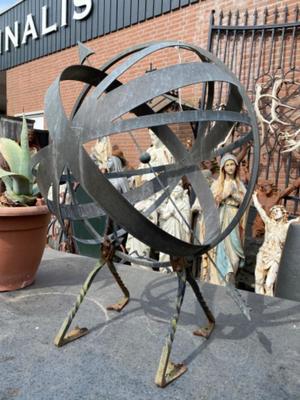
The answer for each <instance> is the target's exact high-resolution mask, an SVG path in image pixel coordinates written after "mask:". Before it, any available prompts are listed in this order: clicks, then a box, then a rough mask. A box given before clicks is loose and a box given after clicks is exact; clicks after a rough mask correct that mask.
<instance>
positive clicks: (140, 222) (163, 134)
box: [34, 41, 259, 387]
mask: <svg viewBox="0 0 300 400" xmlns="http://www.w3.org/2000/svg"><path fill="white" fill-rule="evenodd" d="M80 47H81V50H80V52H81V54H83V56H82V58H83V60H82V61H84V60H85V59H86V58H87V56H88V51H86V52H84V51H83V49H82V45H81V46H80ZM170 49H174V51H179V50H184V51H188V52H191V53H192V54H193V56H194V58H196V61H194V62H188V63H178V64H175V65H169V66H167V67H165V68H162V69H158V70H155V71H152V72H151V73H147V74H144V75H142V76H138V77H136V78H135V79H132V80H130V81H127V82H126V83H122V75H123V74H124V73H125V72H126V71H128V70H129V69H130V68H133V67H134V66H135V65H136V64H137V63H138V62H139V61H141V60H143V59H144V58H146V57H148V56H151V55H152V54H154V53H156V52H162V51H167V50H168V51H169V50H170ZM65 80H71V81H72V80H73V81H79V82H83V83H85V84H86V86H85V88H84V89H83V91H82V93H81V95H80V96H79V97H78V99H77V102H76V104H75V105H74V108H73V112H72V113H71V116H70V117H68V116H67V114H66V112H65V110H64V107H63V103H62V99H61V95H60V85H61V83H62V82H63V81H65ZM219 81H221V82H223V83H224V84H226V85H228V96H227V98H226V99H225V106H224V107H223V108H222V110H214V109H213V106H212V105H213V100H214V91H215V85H216V83H217V82H219ZM200 83H201V84H203V85H204V86H205V87H206V93H207V95H206V99H205V103H204V104H202V106H201V107H199V108H198V109H195V110H192V111H182V110H181V111H178V112H169V113H155V112H154V111H153V110H152V108H151V103H150V101H151V99H153V98H155V97H157V96H160V95H162V94H164V93H167V92H170V91H172V90H175V89H178V88H182V87H185V86H188V85H196V84H200ZM92 88H93V89H94V90H93V91H92V90H91V89H92ZM201 95H202V93H199V97H201ZM128 113H132V114H133V115H135V117H134V118H129V119H122V116H124V115H125V114H128ZM45 115H46V118H47V126H48V129H49V131H50V135H51V144H50V145H49V146H47V147H46V148H45V149H43V150H41V151H40V152H39V153H38V154H37V155H36V157H35V160H34V163H35V164H36V165H37V178H38V182H39V185H40V188H41V191H42V193H43V195H44V197H45V198H48V191H49V189H50V188H51V187H52V194H53V196H52V200H51V201H50V200H49V201H48V204H49V207H50V209H51V211H52V212H53V213H55V214H56V215H57V217H58V219H59V220H60V221H61V223H63V221H64V220H66V219H68V220H83V221H84V222H85V223H86V225H87V226H89V221H88V220H89V219H91V218H95V217H99V216H101V215H104V214H106V215H107V216H108V217H109V218H110V219H111V220H112V221H114V222H115V223H116V224H117V226H118V227H121V228H118V229H117V230H116V231H115V232H114V234H110V235H108V233H109V232H107V231H106V232H105V235H104V238H105V241H104V238H103V237H101V235H100V236H99V235H98V234H97V233H96V232H95V231H94V230H93V229H92V228H91V227H90V232H91V239H89V240H90V242H91V241H93V242H94V243H99V252H100V244H101V243H102V250H103V251H102V253H101V252H100V262H99V263H98V264H97V265H96V267H95V270H94V271H92V272H91V274H90V275H89V277H88V279H87V281H86V282H85V284H84V286H83V288H82V291H81V293H80V295H79V297H78V299H77V302H76V305H75V306H74V308H73V309H72V310H71V312H70V314H69V316H68V318H67V320H66V321H65V322H64V324H63V326H62V328H61V331H60V332H59V334H58V336H57V338H56V340H55V343H56V344H57V345H62V344H64V336H65V335H66V332H67V330H68V327H69V325H70V324H71V322H72V319H73V318H74V316H75V314H76V312H77V310H78V308H79V306H80V303H81V302H82V300H83V298H84V296H85V294H86V292H87V290H88V288H89V286H90V284H91V283H92V280H93V279H94V276H95V275H96V274H97V273H98V271H99V270H100V269H101V268H102V266H104V265H105V264H107V265H108V267H109V269H110V270H111V272H112V274H113V276H114V277H115V279H116V281H117V283H118V284H119V286H120V288H121V290H122V292H123V294H124V296H125V297H124V298H123V299H122V300H120V302H118V303H116V304H115V305H113V306H110V309H113V310H116V311H120V310H121V309H122V308H123V307H124V306H125V305H126V304H127V302H128V300H129V292H128V290H127V289H126V287H125V285H124V284H123V282H122V280H121V278H120V276H119V274H118V272H117V270H116V268H115V266H114V264H113V261H112V257H111V246H115V243H117V242H118V238H119V237H120V236H121V235H122V233H124V231H127V232H129V233H130V234H131V235H133V236H134V237H136V238H138V239H139V240H140V241H142V242H144V243H146V244H147V245H148V246H150V247H151V248H153V249H155V250H157V251H162V252H164V253H167V254H169V255H170V256H171V259H172V260H173V263H174V267H175V269H176V273H177V276H178V293H177V300H176V313H175V315H174V317H173V319H172V321H171V327H170V332H169V335H168V338H167V342H166V345H165V347H164V350H163V353H162V357H161V362H160V366H159V369H158V372H157V375H156V379H155V381H156V384H157V385H159V386H162V387H163V386H165V385H167V384H168V383H170V382H171V381H172V380H174V379H176V378H177V377H178V376H180V375H181V374H182V373H183V372H185V371H186V367H184V366H183V365H181V364H179V365H175V364H173V363H172V362H171V361H170V360H169V358H170V352H171V348H172V342H173V340H174V335H175V331H176V326H177V321H178V318H179V314H180V308H181V305H182V302H183V297H184V292H185V287H186V281H188V282H189V283H190V285H191V287H192V290H193V291H194V293H195V296H196V298H197V300H198V301H199V304H200V305H201V306H202V308H203V310H204V312H205V314H206V316H207V318H208V321H209V324H208V327H207V328H206V329H204V330H203V329H199V330H197V331H195V334H196V335H202V336H205V337H208V336H209V334H210V333H211V331H212V328H213V325H214V317H213V316H212V314H211V312H210V311H209V309H208V307H207V305H206V303H205V301H204V299H203V297H202V295H201V292H200V289H199V286H198V284H197V283H196V282H195V278H194V276H193V274H192V272H191V269H192V268H191V266H192V261H193V259H194V258H197V257H199V256H201V254H203V253H204V252H207V251H208V250H209V249H211V248H212V247H214V246H216V245H217V244H218V243H219V242H220V241H221V240H222V239H224V238H225V237H226V235H227V234H228V233H230V232H231V230H232V229H233V228H234V227H235V226H236V224H237V223H238V222H239V220H240V218H241V216H242V215H243V213H244V211H245V210H246V208H247V206H248V204H249V201H250V199H251V194H252V191H253V189H254V185H255V182H256V177H257V171H258V161H259V140H258V132H257V125H256V120H255V114H254V110H253V107H252V105H251V103H250V101H249V99H248V97H247V95H246V93H245V91H244V89H243V87H242V86H241V84H240V83H239V81H238V80H237V78H236V77H235V76H234V75H233V74H232V73H231V72H230V71H229V70H228V69H227V68H226V67H225V66H224V65H223V64H222V62H220V61H219V60H218V59H216V58H215V57H214V56H213V55H211V54H210V53H208V52H207V51H205V50H203V49H200V48H198V47H196V46H194V45H191V44H186V43H182V42H180V41H169V42H158V43H150V44H142V45H138V46H135V47H133V48H130V49H127V50H125V51H124V52H122V53H120V54H118V55H117V56H116V57H114V58H113V59H111V60H109V61H108V62H107V63H106V64H104V65H102V66H101V67H100V68H99V69H97V68H93V67H91V66H87V65H83V64H81V65H73V66H70V67H68V68H66V69H65V70H64V71H63V72H62V73H61V74H60V76H59V77H58V78H57V79H56V80H55V81H54V82H53V83H52V85H51V86H50V88H49V89H48V91H47V94H46V99H45ZM186 122H193V123H196V124H197V137H196V139H195V142H194V145H193V146H192V148H191V149H189V150H187V149H186V148H185V146H184V144H183V143H182V142H181V141H180V140H179V138H178V137H177V136H176V135H175V134H174V133H173V131H172V129H171V128H170V126H169V125H171V124H178V123H186ZM236 123H239V124H241V125H243V126H245V134H244V135H241V137H240V138H239V139H238V140H237V141H235V142H233V143H230V144H228V143H226V140H225V139H226V137H227V135H228V132H229V131H230V129H231V128H232V127H233V125H234V124H236ZM150 127H151V130H152V131H153V132H154V133H155V135H157V136H158V138H159V139H160V140H161V142H162V143H163V144H164V145H165V146H166V147H167V149H168V150H169V151H170V153H171V154H172V156H173V158H174V160H175V161H174V163H172V164H169V165H167V166H158V167H157V166H156V167H152V166H151V159H150V160H149V159H148V158H147V157H145V155H144V154H143V152H142V151H141V154H140V156H141V159H143V160H145V163H146V164H145V168H143V169H139V170H134V171H124V172H118V173H110V174H102V173H101V171H99V169H98V168H97V166H96V165H95V164H94V162H93V161H92V160H91V158H90V157H89V155H88V154H87V152H86V150H85V149H84V147H83V145H84V144H85V143H87V142H88V141H90V140H93V139H97V138H102V137H105V136H110V135H114V134H118V133H121V132H122V133H124V132H128V133H129V134H131V135H132V132H134V131H135V130H137V129H140V128H150ZM135 141H136V142H138V139H137V138H135ZM224 141H225V142H224ZM250 141H251V142H252V143H253V160H252V163H251V171H250V173H251V177H250V180H249V185H248V190H247V193H246V195H245V197H244V200H243V202H242V204H241V205H240V208H239V211H238V213H237V214H236V216H235V217H234V219H233V220H232V222H231V223H230V225H229V226H228V227H227V228H226V229H225V230H224V231H223V232H221V229H220V223H219V216H218V211H217V207H216V205H215V202H214V199H213V196H212V193H211V191H210V188H209V185H208V183H207V180H206V179H205V177H204V175H203V174H202V172H201V167H200V165H201V162H202V161H204V160H211V159H213V158H214V157H216V156H218V155H223V154H224V153H226V152H231V151H233V150H235V149H240V148H242V146H243V145H245V144H246V143H248V142H250ZM222 142H224V143H225V144H224V145H223V146H222V147H221V146H219V145H220V143H222ZM147 163H148V165H147ZM63 173H67V176H69V179H71V178H70V177H71V176H72V179H73V180H75V181H76V182H79V184H80V185H81V186H82V188H83V189H84V191H85V192H86V193H87V194H88V195H89V196H90V198H91V199H92V200H93V201H92V202H90V203H87V204H77V203H76V202H74V201H71V204H60V202H59V186H60V181H61V177H62V175H63ZM147 173H152V174H154V178H153V179H151V180H150V181H146V182H145V183H144V184H143V185H141V186H139V187H137V188H135V189H132V190H130V191H128V192H127V193H125V194H121V193H119V192H118V191H117V190H116V189H115V188H114V186H113V185H112V184H111V183H110V181H109V179H110V178H116V177H120V176H132V175H141V174H147ZM183 176H186V177H187V179H188V180H189V182H190V184H191V186H192V187H193V190H194V192H195V195H196V197H197V199H198V201H199V203H200V205H201V207H202V210H203V215H204V223H205V238H204V241H203V243H197V244H191V243H187V242H185V241H182V240H179V239H177V238H175V237H173V236H171V235H169V234H168V233H166V232H164V231H163V230H162V229H160V228H159V227H158V226H156V225H154V224H153V223H152V222H150V221H149V220H148V219H147V216H148V215H150V214H151V212H152V211H153V210H154V209H155V208H157V207H158V206H159V205H160V204H161V203H162V202H163V201H164V200H165V199H166V198H167V197H170V194H171V192H172V190H173V189H174V188H175V186H176V185H177V184H178V182H179V181H180V179H181V178H182V177H183ZM154 194H157V196H156V197H155V200H153V204H152V205H151V206H150V207H149V209H147V210H146V212H145V213H144V214H143V215H142V214H141V213H140V212H139V211H138V210H137V209H135V207H134V205H135V204H136V203H138V202H139V201H142V200H145V199H147V198H149V197H151V196H153V195H154ZM71 197H72V196H71ZM103 242H104V243H103ZM115 253H117V254H118V256H119V257H121V258H122V259H123V260H126V261H128V260H129V261H131V262H138V263H140V264H143V265H149V266H152V265H153V263H152V262H151V261H149V260H143V259H137V260H134V259H133V258H132V257H129V256H128V255H124V254H123V253H121V252H115ZM175 260H176V261H175ZM228 288H229V292H230V293H231V295H232V296H233V298H234V300H235V301H236V302H237V303H238V305H239V306H240V307H241V309H242V311H243V312H244V313H245V314H246V315H248V316H249V311H248V309H247V307H246V306H245V305H244V304H243V302H242V301H241V298H240V296H239V294H238V292H237V291H234V290H233V289H232V288H230V286H228ZM78 332H79V336H80V335H81V334H80V332H83V331H80V330H79V331H78ZM84 333H86V332H85V331H84ZM77 337H78V334H75V335H74V338H77ZM67 341H70V338H68V340H67ZM65 342H66V341H65Z"/></svg>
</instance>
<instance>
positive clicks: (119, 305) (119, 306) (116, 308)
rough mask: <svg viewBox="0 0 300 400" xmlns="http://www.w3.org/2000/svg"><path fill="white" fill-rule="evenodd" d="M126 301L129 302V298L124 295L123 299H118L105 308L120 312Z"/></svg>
mask: <svg viewBox="0 0 300 400" xmlns="http://www.w3.org/2000/svg"><path fill="white" fill-rule="evenodd" d="M128 302H129V298H127V297H125V298H124V299H122V300H120V301H118V302H117V303H115V304H111V305H109V306H107V307H106V309H107V310H109V311H117V312H120V311H122V310H123V308H124V307H125V306H126V305H127V304H128Z"/></svg>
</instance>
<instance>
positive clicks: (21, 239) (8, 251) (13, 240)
mask: <svg viewBox="0 0 300 400" xmlns="http://www.w3.org/2000/svg"><path fill="white" fill-rule="evenodd" d="M49 220H50V213H49V211H48V208H47V206H33V207H7V208H6V207H3V208H0V291H1V292H3V291H10V290H15V289H21V288H24V287H26V286H28V285H30V284H31V283H32V282H33V281H34V278H35V274H36V271H37V269H38V266H39V264H40V262H41V258H42V255H43V251H44V248H45V244H46V232H47V226H48V223H49Z"/></svg>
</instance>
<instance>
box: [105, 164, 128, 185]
mask: <svg viewBox="0 0 300 400" xmlns="http://www.w3.org/2000/svg"><path fill="white" fill-rule="evenodd" d="M106 168H107V170H108V172H121V171H123V165H122V161H121V159H120V158H119V157H117V156H110V157H109V158H108V159H107V165H106ZM109 181H110V183H111V184H112V185H113V186H114V187H115V188H116V189H117V190H118V192H120V193H126V192H128V190H129V183H128V180H127V178H125V177H120V178H110V179H109Z"/></svg>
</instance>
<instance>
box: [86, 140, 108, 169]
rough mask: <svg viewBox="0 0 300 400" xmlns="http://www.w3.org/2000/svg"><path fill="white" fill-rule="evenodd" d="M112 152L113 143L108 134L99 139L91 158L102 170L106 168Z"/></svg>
mask: <svg viewBox="0 0 300 400" xmlns="http://www.w3.org/2000/svg"><path fill="white" fill-rule="evenodd" d="M111 154H112V149H111V144H110V140H109V137H108V136H105V137H103V138H101V139H97V141H96V143H95V145H94V147H93V148H92V152H91V158H92V159H93V160H94V161H95V163H96V164H97V165H98V167H99V168H100V169H101V170H105V168H106V164H107V160H108V157H110V156H111Z"/></svg>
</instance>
